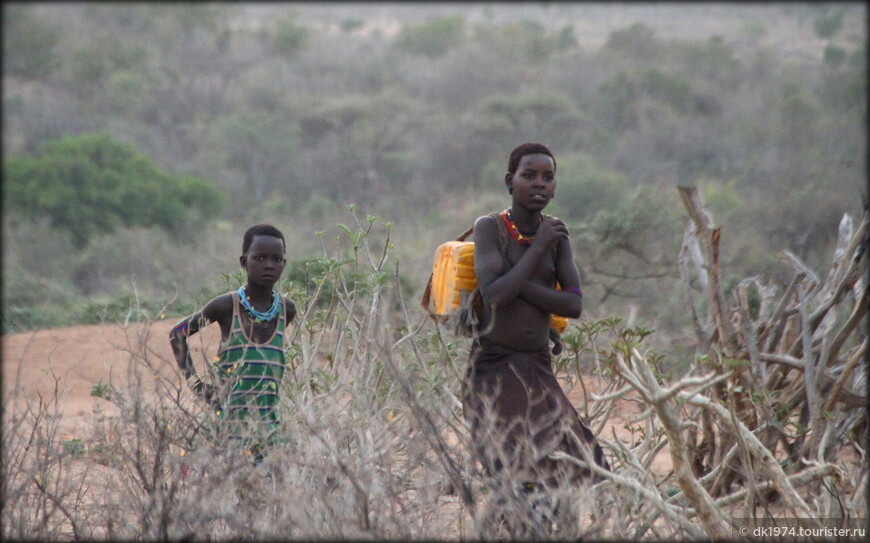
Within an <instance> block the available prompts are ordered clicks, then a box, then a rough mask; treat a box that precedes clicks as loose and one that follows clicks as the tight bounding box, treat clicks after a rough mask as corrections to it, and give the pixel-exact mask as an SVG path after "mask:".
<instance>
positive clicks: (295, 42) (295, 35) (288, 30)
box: [270, 17, 308, 60]
mask: <svg viewBox="0 0 870 543" xmlns="http://www.w3.org/2000/svg"><path fill="white" fill-rule="evenodd" d="M270 43H271V45H272V49H273V50H274V51H275V53H276V54H277V55H278V56H280V57H281V58H283V59H285V60H292V59H294V58H296V56H297V55H298V54H299V53H300V52H302V51H303V50H305V47H306V45H307V44H308V29H307V28H306V27H304V26H302V25H300V24H298V23H297V22H296V21H295V19H293V18H286V17H285V18H283V19H279V20H278V21H276V22H275V25H274V27H273V28H272V30H271V32H270Z"/></svg>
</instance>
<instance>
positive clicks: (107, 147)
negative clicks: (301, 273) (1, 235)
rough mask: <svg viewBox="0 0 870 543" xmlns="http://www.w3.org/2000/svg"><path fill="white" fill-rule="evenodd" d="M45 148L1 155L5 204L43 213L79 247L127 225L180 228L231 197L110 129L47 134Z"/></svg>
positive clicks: (18, 211)
mask: <svg viewBox="0 0 870 543" xmlns="http://www.w3.org/2000/svg"><path fill="white" fill-rule="evenodd" d="M41 151H42V152H41V153H39V154H38V155H35V156H30V155H20V156H11V157H9V158H7V159H6V160H5V161H4V167H3V170H4V172H3V173H4V175H3V177H4V182H3V204H4V212H5V213H9V214H11V215H17V216H24V217H28V218H43V217H44V218H45V219H47V220H48V224H49V225H50V226H51V227H53V228H57V229H59V230H63V231H66V232H68V233H69V235H70V237H71V239H72V241H73V242H74V243H75V245H76V246H77V247H79V248H81V247H84V246H85V245H87V242H88V240H89V239H90V238H91V236H93V235H94V234H96V233H98V232H112V231H114V230H115V229H117V228H118V227H120V226H122V225H123V226H143V227H149V226H161V227H163V228H166V229H167V230H169V231H171V232H180V231H181V230H182V229H184V228H190V227H192V226H194V225H196V223H198V222H201V221H203V220H205V219H206V218H207V217H209V216H215V215H217V214H219V213H220V212H221V211H222V210H223V208H224V207H225V205H226V196H225V195H224V194H223V193H222V192H220V191H219V190H217V189H215V188H214V187H213V186H212V185H211V184H210V183H208V182H206V181H203V180H201V179H197V178H194V177H186V176H176V175H171V174H168V173H166V172H164V171H162V170H160V169H159V168H157V167H156V166H155V165H154V164H153V163H152V162H151V161H150V160H149V159H148V158H147V157H145V156H143V155H141V154H139V153H137V152H136V150H135V149H134V148H133V147H132V146H131V145H128V144H125V143H120V142H118V141H115V140H113V139H112V138H111V136H109V135H108V134H105V133H99V134H84V135H79V136H66V137H64V138H61V139H60V140H53V141H48V142H46V143H45V144H44V145H43V146H42V149H41Z"/></svg>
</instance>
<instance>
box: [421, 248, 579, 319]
mask: <svg viewBox="0 0 870 543" xmlns="http://www.w3.org/2000/svg"><path fill="white" fill-rule="evenodd" d="M476 286H477V277H476V276H475V275H474V242H473V241H448V242H446V243H442V244H441V245H439V246H438V248H437V249H436V250H435V263H434V265H433V267H432V283H431V292H430V294H429V307H428V311H429V313H431V314H433V315H441V316H447V315H450V314H451V313H453V312H454V311H456V310H457V309H459V304H460V302H461V300H462V292H463V291H464V292H465V295H468V294H470V293H471V291H473V290H474V288H475V287H476ZM556 288H559V285H558V284H557V285H556ZM550 326H552V327H553V328H555V329H556V331H557V332H559V333H560V334H561V333H562V332H564V331H565V328H567V326H568V319H567V318H566V317H562V316H559V315H555V314H554V315H553V316H552V317H551V319H550Z"/></svg>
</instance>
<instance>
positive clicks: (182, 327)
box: [172, 319, 190, 337]
mask: <svg viewBox="0 0 870 543" xmlns="http://www.w3.org/2000/svg"><path fill="white" fill-rule="evenodd" d="M189 326H190V324H189V321H188V319H184V320H181V321H179V322H178V323H177V324H176V325H175V326H174V327H173V328H172V331H173V332H176V333H178V334H180V335H182V336H184V337H187V336H189V335H190V333H189V330H188V328H189Z"/></svg>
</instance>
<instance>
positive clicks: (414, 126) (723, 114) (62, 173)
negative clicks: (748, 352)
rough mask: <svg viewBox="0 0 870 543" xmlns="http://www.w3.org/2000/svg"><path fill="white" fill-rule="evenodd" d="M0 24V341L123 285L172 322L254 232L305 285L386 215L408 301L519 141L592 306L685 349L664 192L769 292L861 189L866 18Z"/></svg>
mask: <svg viewBox="0 0 870 543" xmlns="http://www.w3.org/2000/svg"><path fill="white" fill-rule="evenodd" d="M3 10H4V11H3V16H4V19H3V25H4V28H3V29H4V32H3V39H4V43H3V55H4V63H3V71H4V73H3V136H4V137H3V158H4V178H3V196H4V198H3V206H4V207H3V286H4V288H3V307H4V320H3V326H4V329H5V330H7V331H20V330H26V329H32V328H38V327H46V326H59V325H66V324H73V323H84V322H98V321H99V319H100V318H101V315H102V313H101V311H100V310H101V309H103V308H106V307H110V308H111V307H119V308H121V309H122V310H124V311H125V310H126V308H127V307H128V306H129V299H130V296H131V293H132V292H133V290H134V289H135V291H136V292H138V294H139V296H140V298H141V299H142V300H143V302H145V303H147V304H151V305H153V306H154V307H159V306H162V305H163V304H165V303H166V302H167V301H168V300H175V302H174V303H173V304H172V306H171V307H170V311H171V312H172V313H177V314H185V313H188V312H190V311H191V310H192V309H193V308H194V307H195V306H196V305H197V304H201V303H203V302H204V301H207V299H209V298H210V297H211V296H212V295H213V294H214V293H215V292H216V291H220V290H221V289H222V288H223V286H224V285H223V284H222V283H221V279H220V274H221V273H229V272H232V271H235V270H236V262H237V258H236V257H237V256H238V253H239V252H240V251H241V247H240V245H241V242H240V238H241V234H242V232H243V231H244V229H245V228H246V227H247V226H249V225H251V224H254V223H255V222H260V221H264V222H266V221H267V222H272V223H274V224H275V225H276V226H278V227H279V228H281V229H282V230H283V231H284V232H286V235H287V237H288V242H289V246H288V257H289V260H290V263H291V264H290V270H289V274H290V275H291V276H293V277H294V278H295V279H297V280H302V277H303V275H304V272H303V269H304V263H305V261H306V260H307V259H311V258H315V257H317V256H318V254H319V253H320V251H321V243H327V244H328V243H330V242H331V240H333V239H334V237H335V236H336V235H338V234H339V233H340V232H339V230H338V229H337V228H336V225H337V224H339V223H347V222H348V221H349V220H350V215H349V213H348V210H347V206H348V205H351V204H352V205H355V206H356V210H357V211H358V212H359V213H361V214H362V215H363V216H365V215H372V216H377V217H379V218H380V219H381V222H382V223H391V224H392V236H391V240H392V242H393V244H394V245H395V252H394V258H395V259H396V261H397V262H398V263H399V265H400V267H401V273H402V277H403V281H404V283H403V284H404V285H405V286H406V287H407V288H408V292H409V293H411V292H419V291H420V290H421V289H422V286H423V285H424V283H425V280H426V279H427V277H428V271H429V268H430V267H431V264H432V254H433V252H434V249H435V247H436V246H437V245H438V243H440V242H441V241H443V240H446V239H452V238H453V237H455V236H456V235H458V234H459V233H461V232H462V231H463V230H465V228H466V227H467V225H470V224H471V223H472V222H473V221H474V219H475V218H476V217H477V216H479V215H481V214H484V213H487V212H489V211H492V210H498V209H501V208H503V207H506V206H507V205H508V203H509V200H508V197H507V194H506V192H505V191H504V187H503V182H502V178H503V174H504V170H505V169H506V163H507V154H508V153H509V151H510V150H511V149H512V148H513V147H514V145H516V144H518V143H520V142H522V141H527V140H537V141H543V142H545V143H547V144H549V145H550V146H551V147H552V149H553V150H554V152H555V154H556V157H557V160H558V165H559V172H558V173H559V175H558V183H559V187H558V191H557V195H556V199H555V201H554V202H553V204H552V205H551V207H550V208H549V211H550V212H551V213H552V214H555V215H557V216H559V217H561V218H563V219H564V220H566V221H567V223H568V224H569V226H570V227H571V230H572V233H573V239H574V245H575V252H576V254H577V263H578V265H579V266H580V268H581V273H582V277H583V280H584V287H585V292H586V303H585V305H586V307H585V311H586V314H587V315H588V316H591V317H604V316H608V315H615V314H628V312H629V311H632V310H633V311H635V312H636V315H637V319H639V322H644V323H645V324H647V325H648V326H650V327H651V328H655V329H656V330H659V331H660V332H662V333H667V334H668V336H669V337H673V338H674V339H679V338H680V337H681V336H682V333H683V332H682V331H683V330H684V328H685V326H686V325H687V324H688V320H687V317H686V315H685V312H683V311H681V310H680V305H681V304H682V303H683V302H684V299H683V298H681V297H680V296H678V295H675V285H676V284H677V281H678V270H677V267H676V255H677V253H678V252H679V246H680V239H681V232H682V229H683V221H685V213H684V212H683V211H682V209H681V207H680V204H679V199H678V196H677V192H676V189H675V187H676V186H678V185H686V186H699V187H701V188H702V190H703V192H704V194H705V198H706V201H707V203H708V204H709V206H710V207H711V210H712V211H713V212H714V214H715V216H716V218H717V220H718V221H719V222H720V223H721V224H723V225H725V230H724V232H723V236H722V255H723V259H724V261H725V262H727V263H728V264H729V272H730V273H732V274H733V275H731V276H729V277H726V278H725V280H726V283H727V281H729V280H730V281H737V280H739V279H741V278H742V277H743V276H746V275H752V274H764V275H765V277H769V278H771V279H772V280H776V281H780V282H782V281H783V280H784V278H785V277H786V276H787V274H788V268H787V267H786V266H784V265H783V264H782V263H781V262H780V261H779V259H778V258H777V257H776V253H777V251H780V250H782V249H788V250H791V251H793V252H794V253H795V254H796V255H798V256H799V257H800V258H801V259H803V260H805V261H806V262H808V263H809V264H810V265H813V266H821V265H825V264H826V263H827V262H829V259H830V253H831V250H832V243H833V242H834V239H835V237H836V229H837V224H838V222H839V220H840V217H841V216H842V214H843V213H844V212H850V213H852V214H856V213H858V212H859V211H860V210H861V207H862V200H863V199H864V198H865V193H866V190H865V186H864V185H865V178H866V175H865V174H866V168H867V153H866V119H867V116H866V115H867V113H866V112H867V105H866V85H865V83H866V58H865V57H866V9H865V7H864V6H863V4H860V3H842V4H836V3H819V4H816V3H771V4H763V3H760V4H755V3H750V4H749V5H746V6H738V5H734V4H715V3H698V4H693V3H685V4H673V5H669V4H634V3H632V4H619V3H612V4H611V3H590V4H585V3H546V4H541V5H538V4H531V3H530V4H516V5H514V4H499V3H486V4H474V3H471V4H458V3H448V4H437V3H436V4H418V3H411V4H403V3H382V4H342V3H330V2H327V3H322V4H321V3H300V4H293V3H288V4H282V3H270V4H247V3H239V4H233V3H216V4H162V3H158V4H155V5H150V4H135V3H133V4H123V5H120V4H112V3H98V2H95V3H56V4H48V3H46V4H40V3H32V4H31V3H28V4H22V3H16V2H7V3H4V6H3ZM61 141H62V142H64V143H60V142H61ZM51 149H54V150H53V151H52V150H51ZM109 157H113V158H109ZM317 233H323V235H322V236H318V235H317ZM294 274H295V275H294ZM677 343H679V341H677Z"/></svg>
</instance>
